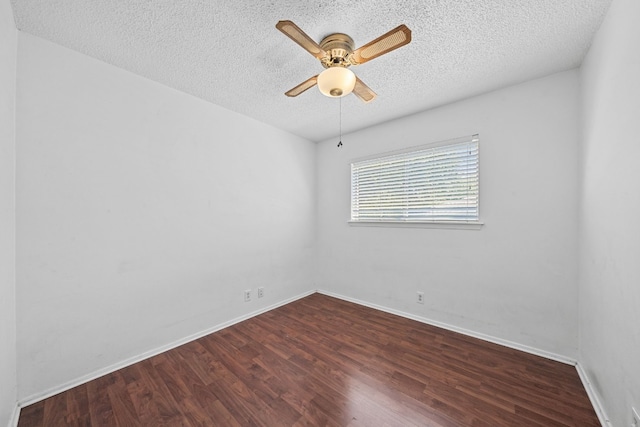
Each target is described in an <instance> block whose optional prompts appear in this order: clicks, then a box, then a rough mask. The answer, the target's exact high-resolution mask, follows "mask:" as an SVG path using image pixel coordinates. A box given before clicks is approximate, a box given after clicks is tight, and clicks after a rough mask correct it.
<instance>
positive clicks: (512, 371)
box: [18, 294, 600, 427]
mask: <svg viewBox="0 0 640 427" xmlns="http://www.w3.org/2000/svg"><path fill="white" fill-rule="evenodd" d="M18 425H19V427H30V426H66V425H69V426H432V427H445V426H446V427H450V426H487V427H498V426H544V427H550V426H580V427H585V426H599V425H600V424H599V422H598V419H597V417H596V414H595V412H594V410H593V408H592V406H591V404H590V402H589V399H588V397H587V395H586V393H585V390H584V388H583V386H582V384H581V382H580V380H579V378H578V375H577V373H576V370H575V368H574V367H572V366H568V365H564V364H561V363H558V362H553V361H550V360H546V359H543V358H541V357H537V356H533V355H530V354H527V353H522V352H519V351H516V350H512V349H509V348H505V347H501V346H499V345H495V344H491V343H487V342H484V341H481V340H478V339H474V338H470V337H467V336H464V335H460V334H457V333H454V332H450V331H446V330H443V329H439V328H436V327H433V326H429V325H424V324H422V323H419V322H415V321H412V320H408V319H404V318H401V317H398V316H394V315H391V314H387V313H384V312H380V311H377V310H373V309H370V308H366V307H362V306H359V305H356V304H352V303H348V302H345V301H342V300H338V299H335V298H331V297H327V296H324V295H321V294H313V295H311V296H309V297H306V298H303V299H301V300H298V301H296V302H293V303H291V304H288V305H286V306H284V307H280V308H277V309H275V310H272V311H270V312H268V313H265V314H262V315H260V316H257V317H254V318H252V319H249V320H246V321H244V322H241V323H239V324H236V325H234V326H231V327H229V328H226V329H224V330H222V331H219V332H216V333H214V334H211V335H208V336H206V337H204V338H201V339H199V340H197V341H193V342H191V343H189V344H185V345H183V346H181V347H178V348H176V349H173V350H171V351H168V352H166V353H163V354H160V355H158V356H155V357H153V358H150V359H147V360H145V361H142V362H140V363H136V364H135V365H132V366H129V367H127V368H124V369H121V370H119V371H116V372H114V373H112V374H108V375H105V376H104V377H101V378H98V379H96V380H94V381H91V382H89V383H87V384H84V385H81V386H78V387H76V388H74V389H71V390H69V391H67V392H64V393H61V394H58V395H56V396H53V397H51V398H48V399H46V400H44V401H41V402H39V403H35V404H33V405H31V406H28V407H26V408H23V409H22V412H21V415H20V420H19V424H18Z"/></svg>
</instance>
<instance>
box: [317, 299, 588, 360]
mask: <svg viewBox="0 0 640 427" xmlns="http://www.w3.org/2000/svg"><path fill="white" fill-rule="evenodd" d="M318 293H320V294H324V295H328V296H330V297H334V298H338V299H341V300H344V301H348V302H352V303H354V304H359V305H363V306H365V307H369V308H374V309H376V310H380V311H384V312H386V313H391V314H395V315H396V316H400V317H404V318H407V319H411V320H415V321H417V322H420V323H426V324H427V325H431V326H436V327H438V328H442V329H446V330H449V331H453V332H457V333H459V334H463V335H467V336H470V337H473V338H478V339H481V340H483V341H488V342H491V343H494V344H498V345H501V346H504V347H509V348H513V349H515V350H520V351H524V352H525V353H529V354H533V355H536V356H540V357H544V358H545V359H551V360H555V361H556V362H560V363H565V364H567V365H572V366H575V365H576V364H577V363H578V362H577V361H576V360H575V359H573V358H571V357H567V356H563V355H560V354H556V353H552V352H549V351H546V350H541V349H538V348H534V347H529V346H527V345H524V344H519V343H516V342H513V341H509V340H505V339H502V338H497V337H494V336H491V335H486V334H483V333H480V332H475V331H471V330H469V329H464V328H460V327H458V326H454V325H450V324H447V323H444V322H439V321H437V320H432V319H428V318H426V317H422V316H417V315H415V314H410V313H405V312H403V311H400V310H395V309H392V308H388V307H383V306H380V305H377V304H372V303H369V302H366V301H362V300H359V299H356V298H351V297H347V296H344V295H340V294H336V293H333V292H329V291H324V290H320V289H319V290H318Z"/></svg>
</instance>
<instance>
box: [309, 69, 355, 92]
mask: <svg viewBox="0 0 640 427" xmlns="http://www.w3.org/2000/svg"><path fill="white" fill-rule="evenodd" d="M355 85H356V75H355V74H353V71H351V70H349V69H348V68H344V67H331V68H327V69H326V70H324V71H323V72H321V73H320V75H319V76H318V89H320V92H322V94H323V95H325V96H328V97H331V98H340V97H342V96H345V95H349V94H350V93H351V92H352V91H353V87H354V86H355Z"/></svg>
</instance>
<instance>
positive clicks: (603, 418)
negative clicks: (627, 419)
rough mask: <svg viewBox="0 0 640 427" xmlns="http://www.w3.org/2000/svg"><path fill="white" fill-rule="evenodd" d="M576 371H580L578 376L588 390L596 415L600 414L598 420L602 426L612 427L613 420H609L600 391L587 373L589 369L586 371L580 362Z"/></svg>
mask: <svg viewBox="0 0 640 427" xmlns="http://www.w3.org/2000/svg"><path fill="white" fill-rule="evenodd" d="M576 371H578V376H579V377H580V381H582V385H583V386H584V389H585V390H586V391H587V396H589V400H590V401H591V406H593V409H594V410H595V411H596V415H597V416H598V420H600V424H602V427H611V425H612V424H611V421H609V417H608V416H607V413H606V412H605V411H604V406H602V402H600V398H599V397H598V393H597V392H596V389H595V388H594V387H593V384H591V380H589V375H587V371H585V369H584V367H583V366H582V364H581V363H580V362H578V363H577V364H576Z"/></svg>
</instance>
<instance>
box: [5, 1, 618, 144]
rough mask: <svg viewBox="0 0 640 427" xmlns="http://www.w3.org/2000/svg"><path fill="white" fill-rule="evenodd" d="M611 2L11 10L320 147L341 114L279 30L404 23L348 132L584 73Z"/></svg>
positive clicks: (103, 55) (345, 122) (373, 72)
mask: <svg viewBox="0 0 640 427" xmlns="http://www.w3.org/2000/svg"><path fill="white" fill-rule="evenodd" d="M610 2H611V0H448V1H445V0H397V1H389V0H359V1H357V2H356V1H346V0H315V1H299V0H271V1H266V0H265V1H249V0H245V1H231V0H227V1H222V0H172V1H170V0H47V1H42V0H12V4H13V9H14V13H15V18H16V25H17V27H18V29H19V30H21V31H25V32H28V33H31V34H34V35H37V36H40V37H42V38H45V39H48V40H51V41H53V42H56V43H58V44H61V45H63V46H66V47H69V48H71V49H74V50H77V51H79V52H82V53H84V54H87V55H89V56H92V57H95V58H98V59H100V60H102V61H105V62H107V63H110V64H113V65H115V66H118V67H121V68H124V69H126V70H129V71H132V72H134V73H136V74H139V75H141V76H144V77H147V78H149V79H151V80H155V81H157V82H160V83H163V84H165V85H167V86H171V87H174V88H176V89H179V90H181V91H184V92H186V93H190V94H192V95H195V96H197V97H199V98H202V99H205V100H208V101H211V102H213V103H215V104H218V105H221V106H223V107H226V108H228V109H230V110H233V111H237V112H239V113H242V114H245V115H247V116H250V117H253V118H255V119H257V120H260V121H263V122H266V123H270V124H272V125H274V126H276V127H279V128H281V129H284V130H287V131H289V132H292V133H294V134H297V135H300V136H303V137H305V138H307V139H309V140H312V141H321V140H324V139H327V138H329V137H334V136H336V135H337V134H338V123H339V120H338V119H339V113H338V112H339V101H338V100H335V99H330V98H326V97H324V96H323V95H321V94H320V93H319V92H318V90H317V89H316V88H313V89H311V90H309V91H307V92H305V93H303V94H302V95H300V96H298V97H297V98H288V97H286V96H285V95H284V92H285V91H287V90H288V89H291V88H292V87H293V86H295V85H297V84H298V83H300V82H302V81H304V80H306V79H307V78H309V77H311V76H313V75H315V74H317V73H318V72H320V71H322V67H321V65H320V63H319V62H318V61H317V60H316V59H315V58H314V57H312V56H311V55H310V54H309V53H307V52H305V51H304V50H302V49H301V48H300V47H299V46H298V45H296V44H295V43H294V42H293V41H291V40H290V39H289V38H287V37H286V36H285V35H284V34H282V33H280V32H279V31H278V30H277V29H276V28H275V24H276V22H278V21H279V20H283V19H289V20H292V21H293V22H295V23H296V24H297V25H298V26H299V27H300V28H302V29H303V30H304V31H305V32H307V34H309V35H310V36H311V37H312V38H313V39H315V40H316V41H318V42H319V41H320V40H321V39H322V38H323V37H324V36H326V35H328V34H330V33H334V32H343V33H347V34H349V35H350V36H351V37H352V38H353V39H354V41H355V44H356V47H359V46H362V45H363V44H365V43H367V42H369V41H370V40H372V39H374V38H376V37H378V36H379V35H381V34H383V33H385V32H387V31H389V30H391V29H392V28H395V27H396V26H398V25H399V24H406V25H407V26H408V27H409V28H410V29H411V30H412V33H413V34H412V36H413V40H412V42H411V43H410V44H409V45H407V46H404V47H402V48H400V49H398V50H396V51H393V52H391V53H389V54H387V55H384V56H382V57H380V58H377V59H375V60H373V61H371V62H368V63H366V64H362V65H360V66H357V67H353V68H352V69H353V71H354V72H355V73H356V74H357V75H358V76H359V77H360V78H361V79H362V80H363V81H364V82H365V83H366V84H367V85H369V86H370V87H371V88H372V89H373V90H374V91H375V92H376V93H377V94H378V97H377V98H376V99H375V100H374V101H373V102H371V103H369V104H364V103H363V102H362V101H360V100H359V99H357V98H356V97H355V96H353V95H349V96H347V97H345V98H343V100H342V111H343V113H342V129H343V132H344V133H347V132H350V131H353V130H357V129H360V128H363V127H367V126H370V125H372V124H374V123H379V122H383V121H387V120H391V119H394V118H396V117H400V116H404V115H407V114H411V113H415V112H418V111H421V110H425V109H428V108H432V107H435V106H438V105H442V104H445V103H448V102H451V101H455V100H458V99H461V98H466V97H469V96H472V95H476V94H479V93H483V92H486V91H489V90H493V89H497V88H500V87H504V86H507V85H510V84H514V83H519V82H522V81H525V80H529V79H531V78H536V77H540V76H544V75H547V74H550V73H553V72H557V71H561V70H567V69H570V68H573V67H576V66H578V65H580V63H581V61H582V59H583V57H584V55H585V53H586V51H587V49H588V47H589V45H590V42H591V39H592V37H593V35H594V33H595V31H596V30H597V28H598V27H599V25H600V22H601V21H602V19H603V17H604V14H605V13H606V10H607V8H608V6H609V3H610Z"/></svg>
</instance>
